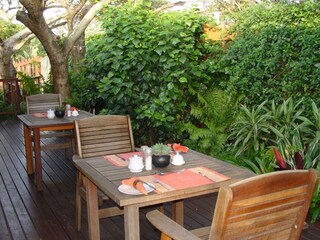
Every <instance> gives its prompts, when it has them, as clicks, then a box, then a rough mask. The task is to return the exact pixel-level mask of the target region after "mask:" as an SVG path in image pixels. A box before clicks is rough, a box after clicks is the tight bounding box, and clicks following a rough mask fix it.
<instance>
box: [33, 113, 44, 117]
mask: <svg viewBox="0 0 320 240" xmlns="http://www.w3.org/2000/svg"><path fill="white" fill-rule="evenodd" d="M33 116H35V117H47V113H34V114H33Z"/></svg>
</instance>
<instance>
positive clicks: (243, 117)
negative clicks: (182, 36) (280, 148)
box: [228, 101, 270, 159]
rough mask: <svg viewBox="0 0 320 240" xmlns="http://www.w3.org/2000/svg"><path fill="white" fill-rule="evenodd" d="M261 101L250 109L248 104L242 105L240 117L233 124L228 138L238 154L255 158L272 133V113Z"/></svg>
mask: <svg viewBox="0 0 320 240" xmlns="http://www.w3.org/2000/svg"><path fill="white" fill-rule="evenodd" d="M265 103H266V101H265V102H263V103H261V104H260V105H259V106H258V107H257V108H252V110H250V109H249V108H247V107H246V106H241V107H240V114H239V117H238V119H237V120H236V121H235V122H234V124H233V125H232V128H231V131H230V135H229V136H228V139H229V140H230V141H232V142H233V148H234V150H236V156H240V155H245V156H246V157H247V158H248V159H253V158H254V157H255V156H257V154H258V153H259V152H260V151H261V150H262V149H265V146H266V145H267V141H268V135H269V133H270V123H269V120H270V115H269V113H268V112H267V111H266V109H265V107H264V105H265Z"/></svg>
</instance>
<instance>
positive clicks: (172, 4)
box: [154, 1, 185, 13]
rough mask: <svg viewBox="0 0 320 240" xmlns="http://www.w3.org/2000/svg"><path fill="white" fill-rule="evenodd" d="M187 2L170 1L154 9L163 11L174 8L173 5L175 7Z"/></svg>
mask: <svg viewBox="0 0 320 240" xmlns="http://www.w3.org/2000/svg"><path fill="white" fill-rule="evenodd" d="M184 4H185V2H182V1H180V2H175V3H168V4H165V5H163V6H161V7H159V8H157V9H155V10H154V12H155V13H158V12H161V11H164V10H166V9H168V8H172V7H175V6H183V5H184Z"/></svg>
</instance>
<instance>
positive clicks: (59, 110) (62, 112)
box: [54, 106, 66, 118]
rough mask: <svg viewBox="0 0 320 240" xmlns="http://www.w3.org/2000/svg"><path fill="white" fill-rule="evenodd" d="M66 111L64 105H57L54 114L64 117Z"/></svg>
mask: <svg viewBox="0 0 320 240" xmlns="http://www.w3.org/2000/svg"><path fill="white" fill-rule="evenodd" d="M65 113H66V112H65V109H64V106H57V107H55V108H54V115H56V117H57V118H62V117H64V115H65Z"/></svg>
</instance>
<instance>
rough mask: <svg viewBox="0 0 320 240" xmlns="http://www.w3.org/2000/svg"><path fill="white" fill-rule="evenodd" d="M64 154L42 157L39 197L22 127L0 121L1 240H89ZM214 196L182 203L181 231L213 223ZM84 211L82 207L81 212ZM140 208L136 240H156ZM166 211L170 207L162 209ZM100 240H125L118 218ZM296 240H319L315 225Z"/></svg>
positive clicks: (104, 225)
mask: <svg viewBox="0 0 320 240" xmlns="http://www.w3.org/2000/svg"><path fill="white" fill-rule="evenodd" d="M64 153H65V152H64V150H61V151H59V150H52V151H45V152H44V151H43V152H42V163H43V192H37V191H36V187H35V185H34V182H33V180H34V179H33V177H32V176H31V177H29V176H28V175H27V173H26V167H25V152H24V142H23V129H22V124H20V122H19V121H18V120H16V119H11V120H6V121H2V122H0V176H1V177H0V239H1V240H6V239H16V240H21V239H31V240H33V239H59V240H62V239H88V228H87V219H86V214H85V213H84V214H82V230H81V231H80V232H78V231H76V229H75V228H76V227H75V185H76V184H75V179H76V170H75V168H74V167H73V164H72V161H71V160H70V159H71V156H68V158H65V154H64ZM215 198H216V195H215V194H211V195H208V196H203V197H197V198H192V199H188V200H186V201H185V227H186V228H188V229H191V228H197V227H202V226H207V225H209V224H210V222H211V219H212V213H213V207H214V204H215ZM83 209H84V211H85V207H83ZM150 210H151V208H145V209H143V210H142V213H141V214H140V226H141V239H145V240H151V239H158V238H159V232H158V231H156V230H155V229H154V228H153V227H152V226H151V225H150V224H149V222H148V221H147V220H146V218H145V213H146V212H148V211H150ZM165 211H166V212H167V213H168V214H169V213H170V212H171V205H170V204H169V203H168V204H165ZM100 231H101V239H110V240H119V239H124V225H123V217H122V216H118V217H111V218H108V219H103V220H101V221H100ZM301 239H305V240H307V239H309V240H316V239H320V223H319V222H317V223H316V224H313V225H309V228H308V229H306V230H304V231H303V233H302V237H301Z"/></svg>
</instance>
